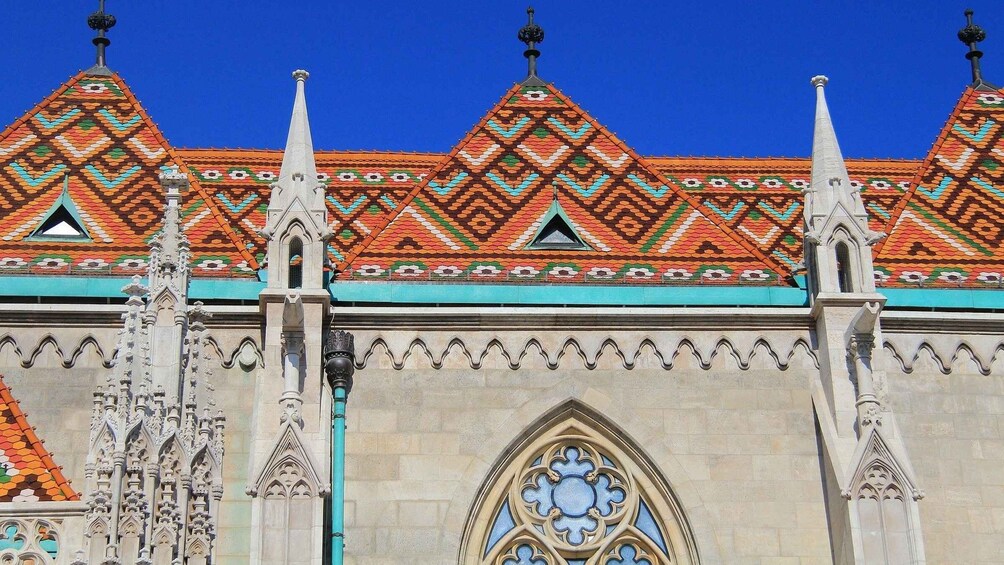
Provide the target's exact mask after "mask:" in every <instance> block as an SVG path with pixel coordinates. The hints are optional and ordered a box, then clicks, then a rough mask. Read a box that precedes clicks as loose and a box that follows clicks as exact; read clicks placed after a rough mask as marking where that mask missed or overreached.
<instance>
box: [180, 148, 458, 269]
mask: <svg viewBox="0 0 1004 565" xmlns="http://www.w3.org/2000/svg"><path fill="white" fill-rule="evenodd" d="M178 154H179V155H180V156H181V158H182V159H184V160H185V163H186V164H187V165H188V166H189V171H190V173H191V176H192V177H194V178H195V179H198V182H199V184H200V186H202V187H203V188H204V189H205V191H206V193H207V194H209V195H211V198H212V199H213V201H214V202H215V203H216V206H217V208H218V209H219V210H220V211H221V212H222V214H223V216H224V218H225V221H226V223H227V224H228V225H229V226H230V227H231V228H232V229H233V230H234V232H235V233H236V234H237V237H238V238H239V239H240V241H241V242H242V247H243V248H246V249H247V250H248V251H249V252H251V253H252V254H253V255H254V256H255V257H256V258H257V259H258V260H259V261H260V259H261V257H262V256H263V255H264V253H265V247H264V246H265V241H264V240H263V239H262V238H261V236H259V235H258V233H257V232H258V230H260V229H261V228H262V227H264V226H265V209H266V208H267V207H268V201H269V196H270V195H271V187H270V185H271V183H272V182H274V181H275V179H276V178H278V176H279V166H280V164H281V163H282V151H255V150H229V149H182V150H179V151H178ZM315 157H316V164H317V171H318V174H317V176H318V178H319V179H320V180H321V181H323V182H324V183H325V184H326V185H327V190H326V192H327V196H326V202H327V205H328V220H329V222H330V224H331V225H332V226H333V228H334V231H335V236H334V238H332V240H331V242H330V245H329V252H330V254H331V258H332V260H333V261H334V262H335V263H338V262H340V261H342V260H344V259H345V257H346V255H348V254H349V252H350V251H352V250H353V249H354V248H355V247H356V246H357V245H359V243H360V242H362V240H363V239H364V238H365V237H366V236H367V235H369V234H370V233H371V231H372V230H373V228H374V227H375V226H377V225H378V224H380V223H381V221H382V220H383V219H384V217H385V216H387V215H389V214H390V213H392V212H393V211H394V210H395V209H396V207H397V205H398V204H399V203H400V202H401V201H402V200H404V198H405V197H406V196H407V195H408V193H410V192H411V190H412V188H414V186H415V183H416V182H418V181H420V180H421V179H423V178H424V177H425V174H426V173H427V172H428V171H429V170H430V169H431V168H432V167H433V166H435V164H436V163H437V162H439V161H440V160H441V159H442V155H439V154H417V153H378V152H351V151H325V152H317V153H316V156H315Z"/></svg>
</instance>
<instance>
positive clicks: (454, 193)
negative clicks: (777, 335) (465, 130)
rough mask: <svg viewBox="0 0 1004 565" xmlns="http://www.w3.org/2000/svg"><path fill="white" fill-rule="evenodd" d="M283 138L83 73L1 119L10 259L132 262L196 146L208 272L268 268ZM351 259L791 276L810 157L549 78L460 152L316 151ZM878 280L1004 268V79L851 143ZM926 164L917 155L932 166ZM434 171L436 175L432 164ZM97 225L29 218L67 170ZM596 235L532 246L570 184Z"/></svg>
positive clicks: (587, 228)
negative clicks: (176, 130) (637, 111)
mask: <svg viewBox="0 0 1004 565" xmlns="http://www.w3.org/2000/svg"><path fill="white" fill-rule="evenodd" d="M281 158H282V153H281V151H245V150H216V149H191V150H182V151H175V150H174V149H173V148H171V147H170V146H169V145H168V144H167V142H166V141H165V140H164V138H163V136H162V135H161V134H160V132H159V131H158V130H157V128H156V126H155V125H154V124H153V123H152V122H151V121H150V119H149V117H148V116H147V115H146V113H145V112H144V110H143V109H142V107H141V106H140V105H139V103H138V102H137V101H136V99H135V97H134V96H133V95H132V94H131V93H130V92H129V90H128V88H127V86H126V85H125V84H124V82H123V81H122V80H121V79H120V78H119V77H118V76H112V77H89V76H85V75H83V74H80V75H77V76H75V77H73V78H72V79H71V80H70V81H68V82H67V83H66V84H64V85H63V86H62V87H61V88H60V89H59V90H57V91H56V92H54V93H53V95H51V96H50V97H49V98H47V99H46V100H45V101H43V102H42V103H40V104H39V105H38V106H36V107H35V108H34V109H32V110H31V111H29V112H28V113H27V114H26V115H24V116H23V117H21V118H20V119H19V120H17V121H16V122H15V123H14V124H12V125H11V126H10V127H8V128H7V129H6V130H5V131H4V132H3V133H0V274H4V273H17V272H34V273H43V274H48V275H57V274H131V273H134V272H136V273H142V272H143V271H144V270H145V268H146V259H147V257H148V253H149V241H150V238H151V237H152V236H153V235H154V234H155V233H156V231H157V229H158V228H159V222H160V215H161V210H162V206H163V204H162V202H163V199H162V196H161V194H160V189H159V185H158V182H157V173H158V172H159V171H160V170H161V169H162V168H163V167H166V166H170V165H180V166H181V167H182V169H183V170H187V171H188V172H189V173H190V178H191V180H192V188H193V190H192V191H191V192H190V194H187V195H185V198H184V207H183V217H184V222H185V228H186V230H187V233H188V236H189V239H190V240H191V241H192V249H193V254H194V264H193V267H194V274H195V275H196V276H201V277H253V276H254V269H256V268H257V267H258V266H259V262H260V260H261V257H262V256H263V253H264V242H263V241H262V239H261V237H260V236H259V235H258V234H257V230H258V229H260V228H261V227H262V226H263V225H264V220H265V216H264V210H265V207H266V205H267V202H268V199H269V195H270V184H271V182H272V181H274V179H275V178H276V177H277V175H278V171H279V166H280V163H281ZM317 164H318V171H319V179H320V180H321V181H322V182H325V183H326V184H327V186H328V189H327V202H328V210H329V213H330V220H331V224H332V227H333V228H334V231H335V237H334V238H333V239H332V241H331V245H330V247H329V252H330V254H331V259H332V261H333V262H334V263H336V264H340V265H341V266H342V267H343V268H345V267H348V271H347V273H346V274H345V275H343V276H346V277H348V276H351V277H359V278H366V279H379V278H399V279H409V280H414V279H420V278H433V279H438V280H444V281H452V280H476V281H478V280H488V281H491V280H498V279H500V278H501V279H506V280H514V281H520V282H533V281H541V280H548V281H556V282H568V283H574V282H576V281H585V282H612V281H626V282H656V281H659V282H670V283H681V284H695V283H700V284H706V283H716V282H718V283H722V282H724V283H736V282H739V283H743V284H746V283H758V282H759V283H772V284H773V283H778V282H781V281H783V279H784V278H785V277H786V276H787V275H789V274H791V273H792V272H793V271H794V269H795V268H796V266H797V265H798V263H799V262H800V261H801V256H802V214H803V196H802V194H801V190H802V188H804V187H805V186H807V184H808V182H809V170H810V166H811V164H810V161H809V160H808V159H783V158H767V159H746V158H737V159H726V158H667V157H647V158H641V157H639V156H638V155H636V154H635V153H634V152H633V151H631V150H630V149H629V148H628V147H626V146H625V145H624V144H623V143H621V142H620V141H619V140H617V139H616V138H615V137H614V136H612V135H611V134H610V133H609V132H607V131H606V130H605V129H604V128H603V127H602V126H600V125H599V124H597V123H596V122H595V121H594V120H593V119H592V118H591V117H589V116H588V115H586V114H585V113H583V112H582V111H581V110H580V109H579V108H578V107H577V106H575V105H574V104H573V103H572V102H571V101H569V100H568V99H567V98H566V97H565V96H564V95H562V94H561V93H560V92H558V91H557V90H554V89H553V88H551V87H532V88H527V87H515V88H514V89H513V90H511V91H510V92H509V93H508V94H507V95H506V96H505V98H504V99H503V100H502V102H500V103H499V105H497V106H496V107H495V108H494V109H493V110H492V111H491V112H490V113H489V114H488V115H487V116H486V117H485V118H484V120H482V122H481V124H480V125H479V126H477V127H476V128H475V130H474V131H472V132H471V133H470V134H469V135H468V136H467V137H466V138H465V139H464V140H463V141H462V142H461V143H460V144H459V145H458V146H457V147H456V148H455V149H454V150H453V151H452V152H451V153H450V154H448V155H445V156H444V155H442V154H433V153H428V154H412V153H390V152H388V153H381V152H343V151H319V152H318V153H317ZM848 169H849V171H850V175H851V181H852V184H854V185H856V186H857V187H858V188H859V189H860V190H861V194H862V197H863V199H864V201H865V205H866V207H867V209H868V212H869V214H870V216H871V220H872V226H871V227H872V229H874V230H876V231H885V232H887V233H889V234H890V235H889V237H888V238H887V239H886V240H885V241H884V242H882V243H880V244H879V245H878V247H877V248H876V260H875V265H876V273H875V275H876V282H877V283H878V284H879V285H880V286H917V285H924V286H948V287H958V286H964V287H1000V286H1002V284H1004V283H1002V280H1004V244H1002V238H1001V235H1002V234H1001V230H1002V229H1004V228H1002V226H1004V94H1002V92H1000V91H984V90H980V91H976V90H973V89H968V90H967V91H966V92H965V93H964V94H963V97H962V99H961V100H960V101H959V104H958V106H957V107H956V108H955V110H954V111H953V113H952V114H951V116H950V118H949V120H948V123H947V124H946V125H945V128H944V130H943V131H942V133H941V135H940V136H939V137H938V139H937V141H936V142H935V145H934V147H933V148H932V150H931V152H930V154H929V155H928V157H927V159H925V160H924V161H923V163H918V162H916V161H909V160H848ZM918 171H919V172H918ZM427 175H428V176H429V178H426V177H427ZM65 177H68V178H69V184H70V195H71V197H72V198H73V200H74V202H75V203H76V205H77V206H78V208H79V210H80V215H81V218H82V221H83V223H84V225H85V227H86V229H87V230H88V232H89V233H90V234H91V236H92V238H93V239H92V241H90V242H79V241H78V242H73V241H41V240H37V239H34V240H33V239H31V238H29V236H30V234H31V233H32V231H33V230H34V229H35V228H36V227H37V226H38V225H39V223H40V222H41V220H42V218H43V217H44V215H45V213H46V212H47V211H48V210H49V208H50V207H51V206H52V204H53V202H55V201H56V199H57V198H58V197H59V194H60V192H61V189H62V185H63V179H64V178H65ZM555 193H557V195H558V199H559V202H560V203H561V205H562V207H563V209H564V210H565V212H566V213H567V215H568V216H569V217H570V218H571V220H572V222H573V223H574V227H575V229H576V230H577V231H578V232H579V234H580V235H581V236H582V238H583V239H584V240H585V241H586V243H587V244H588V245H589V246H590V247H591V250H589V251H567V250H566V251H561V250H550V251H539V250H537V251H531V250H527V249H526V244H527V243H528V242H529V240H530V239H531V238H532V237H533V235H534V234H535V233H536V230H537V228H539V227H540V221H541V219H542V218H543V216H544V214H545V213H546V210H547V208H548V207H549V206H550V203H551V201H552V199H553V198H554V194H555Z"/></svg>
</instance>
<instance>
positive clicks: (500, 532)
mask: <svg viewBox="0 0 1004 565" xmlns="http://www.w3.org/2000/svg"><path fill="white" fill-rule="evenodd" d="M515 527H516V522H514V521H513V519H512V512H510V511H509V501H506V502H503V503H502V507H501V508H499V511H498V514H496V515H495V522H494V523H493V524H492V531H491V533H490V534H488V543H486V544H485V553H484V554H485V555H488V552H489V551H490V550H491V548H493V547H495V544H497V543H498V542H499V540H500V539H502V536H504V535H506V534H507V533H509V531H510V530H512V529H513V528H515Z"/></svg>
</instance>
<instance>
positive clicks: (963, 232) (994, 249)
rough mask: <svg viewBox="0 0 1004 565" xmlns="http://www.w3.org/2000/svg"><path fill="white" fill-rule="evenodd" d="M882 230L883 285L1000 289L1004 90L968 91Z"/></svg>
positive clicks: (1003, 266)
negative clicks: (885, 238) (884, 239)
mask: <svg viewBox="0 0 1004 565" xmlns="http://www.w3.org/2000/svg"><path fill="white" fill-rule="evenodd" d="M886 231H888V232H889V233H890V235H889V237H888V239H887V240H886V241H885V242H883V243H882V244H881V247H879V249H878V251H877V259H876V265H877V272H876V277H877V278H878V279H881V280H882V281H883V282H884V284H885V285H886V286H888V285H909V286H917V285H918V284H923V285H925V286H992V287H1000V286H1001V281H1002V278H1004V91H995V90H975V89H972V88H970V89H967V90H966V92H965V93H964V94H963V95H962V98H961V100H960V101H959V104H958V105H957V106H956V108H955V111H954V112H953V113H952V115H951V117H950V118H949V119H948V122H947V123H946V124H945V127H944V129H943V130H942V132H941V135H940V136H939V137H938V139H937V141H936V142H935V144H934V147H933V148H932V149H931V152H930V153H929V154H928V156H927V159H925V161H924V163H923V165H922V166H921V169H920V171H919V173H918V175H917V177H916V179H915V181H914V183H913V186H912V188H911V190H910V191H909V192H908V194H907V195H906V196H905V197H904V198H903V200H902V201H901V202H899V203H898V205H897V207H896V209H895V210H894V214H893V215H892V217H891V219H890V222H889V225H888V226H887V228H886Z"/></svg>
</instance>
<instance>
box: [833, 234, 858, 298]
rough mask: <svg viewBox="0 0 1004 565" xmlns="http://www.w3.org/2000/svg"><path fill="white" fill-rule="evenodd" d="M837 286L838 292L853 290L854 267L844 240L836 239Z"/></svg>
mask: <svg viewBox="0 0 1004 565" xmlns="http://www.w3.org/2000/svg"><path fill="white" fill-rule="evenodd" d="M835 251H836V260H837V261H836V264H837V287H838V288H839V289H840V292H854V268H853V266H852V265H851V253H850V250H849V249H848V247H847V243H846V242H844V241H838V242H837V245H836V248H835Z"/></svg>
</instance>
